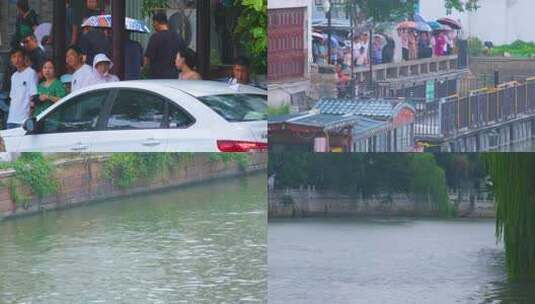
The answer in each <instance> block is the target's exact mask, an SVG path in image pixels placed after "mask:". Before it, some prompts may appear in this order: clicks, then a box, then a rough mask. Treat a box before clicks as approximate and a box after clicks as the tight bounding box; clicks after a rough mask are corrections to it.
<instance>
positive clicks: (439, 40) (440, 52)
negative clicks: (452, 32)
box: [435, 31, 447, 56]
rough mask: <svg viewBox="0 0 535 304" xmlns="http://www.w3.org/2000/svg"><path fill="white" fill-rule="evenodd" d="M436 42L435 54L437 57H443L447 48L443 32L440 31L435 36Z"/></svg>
mask: <svg viewBox="0 0 535 304" xmlns="http://www.w3.org/2000/svg"><path fill="white" fill-rule="evenodd" d="M435 39H436V42H435V54H436V55H437V56H444V55H445V50H446V48H447V41H446V36H445V35H444V32H443V31H440V32H439V33H438V34H437V36H436V38H435Z"/></svg>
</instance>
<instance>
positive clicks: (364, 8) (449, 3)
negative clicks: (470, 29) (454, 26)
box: [346, 0, 479, 23]
mask: <svg viewBox="0 0 535 304" xmlns="http://www.w3.org/2000/svg"><path fill="white" fill-rule="evenodd" d="M417 2H418V1H416V0H373V1H372V0H356V1H355V2H354V3H356V4H357V6H358V8H359V9H360V16H361V17H362V16H365V18H371V19H372V20H373V22H374V23H379V22H390V21H398V20H401V19H405V18H407V17H408V16H410V15H411V14H412V13H413V12H414V11H415V8H416V5H417ZM346 3H347V5H349V1H348V2H346ZM478 4H479V0H446V1H445V3H444V7H445V9H446V13H448V14H449V13H450V12H451V11H452V10H458V11H461V12H462V11H473V10H476V9H478V8H479V5H478ZM356 8H357V7H356V6H354V9H355V10H356ZM353 14H354V15H355V16H357V19H356V20H359V18H358V17H359V15H357V14H356V13H355V12H353ZM361 21H362V20H361Z"/></svg>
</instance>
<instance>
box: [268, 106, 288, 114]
mask: <svg viewBox="0 0 535 304" xmlns="http://www.w3.org/2000/svg"><path fill="white" fill-rule="evenodd" d="M286 114H290V105H288V104H285V105H283V106H280V107H268V116H277V115H286Z"/></svg>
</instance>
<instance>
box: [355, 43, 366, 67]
mask: <svg viewBox="0 0 535 304" xmlns="http://www.w3.org/2000/svg"><path fill="white" fill-rule="evenodd" d="M355 63H356V66H357V67H363V66H367V65H368V54H366V49H364V47H363V46H361V47H360V49H359V52H358V54H357V56H356V58H355Z"/></svg>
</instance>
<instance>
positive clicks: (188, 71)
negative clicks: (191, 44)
mask: <svg viewBox="0 0 535 304" xmlns="http://www.w3.org/2000/svg"><path fill="white" fill-rule="evenodd" d="M175 65H176V68H177V69H178V70H179V71H180V73H179V74H178V79H180V80H201V79H202V77H201V74H199V73H198V72H197V71H196V70H195V69H196V68H197V55H196V54H195V52H194V51H193V50H192V49H189V48H188V49H183V50H180V51H178V53H177V54H176V61H175Z"/></svg>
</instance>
